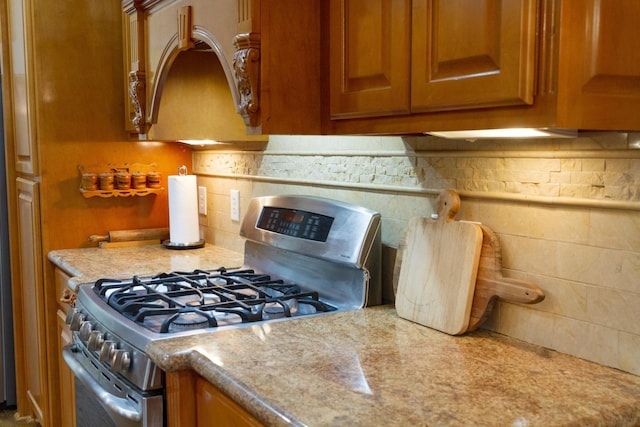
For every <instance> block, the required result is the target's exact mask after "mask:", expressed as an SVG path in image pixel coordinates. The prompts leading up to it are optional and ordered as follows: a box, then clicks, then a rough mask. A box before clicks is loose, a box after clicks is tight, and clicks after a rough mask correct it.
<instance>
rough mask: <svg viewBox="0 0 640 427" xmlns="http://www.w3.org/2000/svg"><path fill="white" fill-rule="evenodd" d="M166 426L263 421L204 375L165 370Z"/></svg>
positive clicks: (249, 425)
mask: <svg viewBox="0 0 640 427" xmlns="http://www.w3.org/2000/svg"><path fill="white" fill-rule="evenodd" d="M165 378H166V393H167V399H166V403H167V424H168V426H169V427H181V426H184V427H193V426H197V427H208V426H216V427H258V426H262V425H263V424H262V423H261V422H260V421H258V420H257V419H256V418H255V417H254V416H253V415H251V414H250V413H249V412H247V410H246V409H244V408H243V407H242V406H240V405H238V404H237V403H236V402H234V401H233V400H232V399H231V398H229V397H228V396H227V395H225V394H224V393H223V392H222V391H221V390H220V389H218V388H217V387H215V386H214V385H213V384H211V383H210V382H209V381H207V380H206V379H205V378H203V377H201V376H200V375H198V374H196V373H195V372H193V371H178V372H168V373H167V374H166V376H165Z"/></svg>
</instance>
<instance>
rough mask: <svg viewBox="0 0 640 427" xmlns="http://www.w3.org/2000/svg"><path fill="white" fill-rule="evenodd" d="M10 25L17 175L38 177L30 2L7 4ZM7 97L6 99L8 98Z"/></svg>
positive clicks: (12, 101) (14, 1) (12, 112)
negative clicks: (18, 173) (19, 173)
mask: <svg viewBox="0 0 640 427" xmlns="http://www.w3.org/2000/svg"><path fill="white" fill-rule="evenodd" d="M7 8H8V10H7V14H8V23H9V37H10V40H11V43H10V48H9V49H10V57H11V69H10V70H9V73H8V74H9V75H10V79H11V93H10V94H8V96H10V99H9V100H8V102H5V105H7V104H8V105H11V114H12V115H13V120H12V122H13V137H14V140H15V142H14V147H15V165H16V171H17V172H21V173H24V174H29V175H37V174H38V173H39V169H38V150H37V147H38V146H37V139H36V130H35V123H36V111H35V108H34V106H35V100H34V93H35V91H34V89H33V88H34V84H35V83H34V80H33V75H32V73H31V72H32V69H33V68H32V66H31V63H32V59H31V58H32V55H33V48H32V46H31V43H32V39H31V35H32V31H31V26H32V25H31V19H32V18H31V2H30V1H29V0H11V1H9V2H8V3H7ZM5 96H7V95H5Z"/></svg>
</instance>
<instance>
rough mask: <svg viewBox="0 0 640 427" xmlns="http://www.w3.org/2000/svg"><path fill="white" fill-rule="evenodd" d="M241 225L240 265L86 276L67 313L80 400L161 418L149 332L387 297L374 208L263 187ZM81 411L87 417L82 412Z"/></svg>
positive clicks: (132, 415)
mask: <svg viewBox="0 0 640 427" xmlns="http://www.w3.org/2000/svg"><path fill="white" fill-rule="evenodd" d="M240 235H241V236H242V237H244V238H246V241H245V252H244V265H243V266H242V267H238V268H220V269H217V270H195V271H188V272H166V273H162V274H158V275H156V276H153V277H137V276H134V277H130V278H105V279H100V280H98V281H97V282H95V283H93V284H87V285H82V286H80V288H79V291H78V296H77V300H76V307H75V309H74V310H72V311H71V312H70V313H69V315H68V317H67V323H68V324H69V325H70V328H71V330H72V331H73V336H74V344H73V345H72V346H69V347H67V348H65V350H64V351H63V355H64V358H65V361H66V362H67V364H68V365H69V366H70V367H71V369H72V370H73V371H74V374H75V376H76V386H77V389H78V390H81V393H84V394H83V395H81V396H77V397H76V406H77V407H78V401H79V400H82V398H83V397H86V395H92V396H96V399H94V400H98V401H102V402H101V405H102V407H103V409H104V410H105V412H106V413H107V415H108V419H109V420H113V421H114V424H112V425H118V426H120V425H145V426H156V425H158V426H160V425H163V423H164V415H163V414H164V411H163V408H162V407H163V404H162V401H163V388H164V385H163V378H162V373H161V371H160V370H159V369H158V368H157V367H156V366H155V364H154V363H153V362H152V361H151V360H150V359H149V358H148V357H147V356H146V354H145V347H146V346H147V344H148V343H149V342H150V341H151V340H158V339H167V338H173V337H178V336H183V335H193V334H200V333H203V332H211V331H216V330H221V329H230V328H239V327H245V326H247V325H251V324H256V323H261V322H262V323H263V322H276V321H288V320H293V319H299V318H303V317H308V316H319V315H324V314H328V313H332V312H338V311H345V310H354V309H359V308H362V307H365V306H367V305H377V304H380V302H381V284H380V215H379V214H378V213H377V212H374V211H371V210H368V209H365V208H362V207H358V206H354V205H351V204H346V203H341V202H338V201H335V200H329V199H322V198H316V197H307V196H274V197H260V198H255V199H253V200H252V201H251V203H250V205H249V207H248V209H247V212H246V214H245V217H244V219H243V223H242V226H241V230H240ZM86 392H88V393H86ZM81 409H82V407H80V409H78V411H79V412H81ZM91 415H92V416H91V419H94V418H95V417H94V416H95V414H94V413H92V414H91ZM77 419H78V420H79V421H78V425H82V422H81V419H82V414H81V413H78V414H77ZM91 425H92V427H94V426H95V422H91ZM107 425H109V424H107Z"/></svg>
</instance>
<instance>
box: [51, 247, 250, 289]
mask: <svg viewBox="0 0 640 427" xmlns="http://www.w3.org/2000/svg"><path fill="white" fill-rule="evenodd" d="M47 256H48V258H49V261H51V262H52V263H54V264H55V265H56V266H58V267H60V268H61V269H62V270H64V271H66V272H67V273H68V274H69V275H71V276H73V277H72V279H71V280H70V281H69V285H70V286H71V287H72V289H74V290H75V288H76V287H77V286H78V285H80V284H83V283H92V282H95V281H96V280H98V279H100V278H103V277H110V278H114V279H119V278H127V277H132V276H133V275H138V276H151V275H154V274H158V273H166V272H170V271H192V270H194V269H197V268H199V269H203V270H207V269H215V268H219V267H227V268H232V267H240V266H241V265H242V261H243V255H242V254H240V253H237V252H233V251H230V250H227V249H223V248H220V247H217V246H213V245H205V246H204V247H203V248H199V249H184V250H176V249H167V248H165V247H164V246H162V245H145V246H129V247H119V248H104V249H103V248H97V247H96V248H82V249H60V250H55V251H51V252H49V253H48V254H47Z"/></svg>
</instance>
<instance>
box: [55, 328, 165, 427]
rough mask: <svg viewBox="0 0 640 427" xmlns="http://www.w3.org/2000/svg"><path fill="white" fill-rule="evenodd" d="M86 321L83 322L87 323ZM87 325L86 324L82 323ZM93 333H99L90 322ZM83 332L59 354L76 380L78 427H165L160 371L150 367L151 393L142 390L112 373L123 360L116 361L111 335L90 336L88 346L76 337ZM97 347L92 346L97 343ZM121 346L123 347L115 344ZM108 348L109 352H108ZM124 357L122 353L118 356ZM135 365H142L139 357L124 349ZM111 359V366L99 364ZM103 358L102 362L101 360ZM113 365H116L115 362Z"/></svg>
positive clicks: (75, 336)
mask: <svg viewBox="0 0 640 427" xmlns="http://www.w3.org/2000/svg"><path fill="white" fill-rule="evenodd" d="M86 321H88V320H84V322H86ZM85 324H86V323H85ZM93 325H94V326H93V328H94V329H93V331H94V332H95V331H98V330H100V329H97V328H96V327H95V322H93ZM81 333H82V332H75V333H74V343H73V344H71V345H68V346H66V347H65V348H64V349H63V351H62V355H63V357H64V360H65V362H66V363H67V365H68V366H69V368H70V369H71V371H72V372H73V375H74V379H75V409H76V417H75V418H76V426H77V427H112V426H113V427H152V426H162V425H165V420H164V410H163V408H164V404H163V401H164V395H163V387H162V378H161V376H162V372H161V371H160V370H159V369H158V368H156V367H155V365H153V364H151V366H152V372H147V373H148V374H149V375H150V376H149V378H148V380H149V381H147V383H148V384H150V390H147V391H144V390H142V389H140V388H138V387H137V386H135V385H134V384H133V383H132V382H130V381H128V380H127V379H125V378H122V376H120V375H118V374H117V373H116V372H114V370H118V367H119V366H120V367H122V366H123V361H122V357H121V356H119V357H118V361H117V362H116V353H115V352H116V351H117V349H115V348H114V345H113V344H112V343H114V342H116V341H115V339H116V337H114V336H113V335H112V334H111V335H110V334H108V333H101V336H99V337H97V338H96V335H97V334H96V333H94V335H93V337H92V341H91V344H88V343H83V342H82V341H81V340H79V339H77V338H79V335H80V334H81ZM96 341H97V343H96V344H93V343H94V342H96ZM100 342H102V343H103V344H105V343H106V346H105V347H104V348H105V352H100V353H96V352H92V351H89V348H88V347H89V346H91V345H97V344H99V343H100ZM118 346H122V344H118ZM109 349H110V350H109ZM118 354H124V353H118ZM127 354H128V355H130V356H127V357H131V359H130V360H129V361H128V362H124V363H125V364H127V365H130V364H131V363H133V362H132V360H135V363H144V360H141V358H140V357H139V354H136V352H135V351H130V350H127ZM106 358H110V359H111V362H110V365H109V366H107V365H106V364H104V363H102V361H103V360H106ZM101 359H102V360H101ZM114 362H115V363H114Z"/></svg>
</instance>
